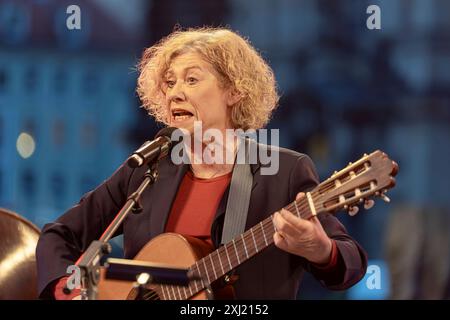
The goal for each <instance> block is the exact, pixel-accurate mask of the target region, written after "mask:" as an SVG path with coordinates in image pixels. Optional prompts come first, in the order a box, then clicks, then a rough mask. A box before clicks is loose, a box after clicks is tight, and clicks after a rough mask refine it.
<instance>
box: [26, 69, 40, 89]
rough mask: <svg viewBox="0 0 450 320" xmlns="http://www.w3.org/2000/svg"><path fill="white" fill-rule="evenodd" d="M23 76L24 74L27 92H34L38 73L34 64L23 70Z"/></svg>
mask: <svg viewBox="0 0 450 320" xmlns="http://www.w3.org/2000/svg"><path fill="white" fill-rule="evenodd" d="M24 76H25V79H24V83H25V88H26V90H27V92H29V93H33V92H35V91H36V89H37V81H38V79H37V78H38V74H37V70H36V68H35V67H34V66H30V67H29V68H27V69H26V70H25V75H24Z"/></svg>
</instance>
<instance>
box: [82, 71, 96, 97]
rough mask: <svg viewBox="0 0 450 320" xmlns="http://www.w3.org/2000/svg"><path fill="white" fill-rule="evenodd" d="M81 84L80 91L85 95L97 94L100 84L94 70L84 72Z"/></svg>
mask: <svg viewBox="0 0 450 320" xmlns="http://www.w3.org/2000/svg"><path fill="white" fill-rule="evenodd" d="M82 81H83V83H82V84H81V85H82V91H83V92H84V93H85V94H86V95H89V96H91V95H94V94H96V93H97V92H98V90H99V87H100V85H99V82H100V77H99V75H98V71H96V70H88V71H86V73H85V74H84V75H83V80H82Z"/></svg>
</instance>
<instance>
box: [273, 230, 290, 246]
mask: <svg viewBox="0 0 450 320" xmlns="http://www.w3.org/2000/svg"><path fill="white" fill-rule="evenodd" d="M273 242H274V244H275V245H276V246H277V247H278V248H280V249H281V250H285V251H286V250H287V249H288V247H289V245H288V243H287V240H286V239H285V238H284V237H283V236H282V235H281V234H280V233H279V232H275V233H274V234H273Z"/></svg>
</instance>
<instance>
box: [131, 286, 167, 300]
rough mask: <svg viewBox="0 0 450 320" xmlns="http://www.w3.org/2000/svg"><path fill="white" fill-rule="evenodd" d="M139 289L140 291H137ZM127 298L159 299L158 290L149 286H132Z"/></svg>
mask: <svg viewBox="0 0 450 320" xmlns="http://www.w3.org/2000/svg"><path fill="white" fill-rule="evenodd" d="M139 291H140V292H139ZM127 300H161V298H160V296H159V294H158V292H157V291H156V290H154V289H151V288H140V289H137V288H133V289H132V290H131V291H130V293H129V294H128V297H127Z"/></svg>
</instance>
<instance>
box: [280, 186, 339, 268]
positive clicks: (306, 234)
mask: <svg viewBox="0 0 450 320" xmlns="http://www.w3.org/2000/svg"><path fill="white" fill-rule="evenodd" d="M304 196H305V194H304V193H303V192H301V193H299V194H298V195H297V200H300V199H301V198H303V197H304ZM273 223H274V225H275V229H276V230H275V233H274V235H273V239H274V242H275V245H276V246H277V247H278V248H280V249H282V250H284V251H287V252H289V253H292V254H295V255H298V256H302V257H304V258H306V259H307V260H309V261H310V262H313V263H316V264H327V263H329V262H330V259H331V251H332V247H333V244H332V241H331V239H330V238H329V237H328V235H327V234H326V233H325V230H323V228H322V225H321V224H320V221H319V219H317V217H313V218H311V219H310V220H305V219H302V218H299V217H297V216H296V215H294V214H293V213H291V212H289V211H287V210H285V209H282V210H281V211H278V212H276V213H275V215H274V218H273Z"/></svg>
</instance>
